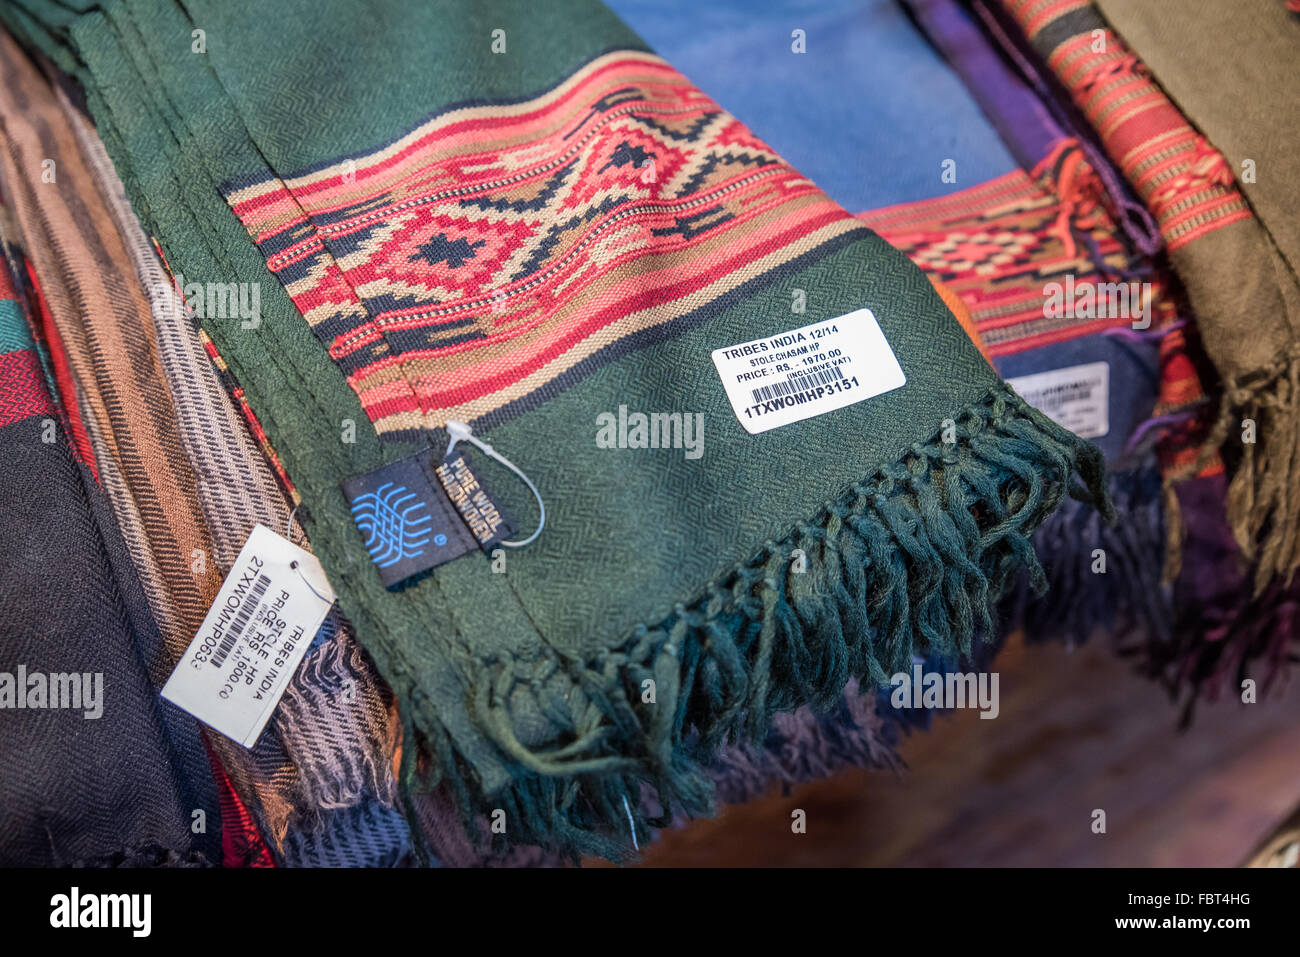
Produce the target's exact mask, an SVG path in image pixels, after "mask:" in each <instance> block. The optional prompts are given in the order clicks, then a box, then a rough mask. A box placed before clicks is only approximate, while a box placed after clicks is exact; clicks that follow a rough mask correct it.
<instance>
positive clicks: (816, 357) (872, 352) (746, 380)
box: [712, 309, 907, 435]
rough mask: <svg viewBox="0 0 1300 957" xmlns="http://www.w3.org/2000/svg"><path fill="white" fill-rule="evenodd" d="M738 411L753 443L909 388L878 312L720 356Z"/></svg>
mask: <svg viewBox="0 0 1300 957" xmlns="http://www.w3.org/2000/svg"><path fill="white" fill-rule="evenodd" d="M712 355H713V364H714V365H715V366H716V367H717V369H718V375H719V376H721V378H722V386H723V388H724V389H726V391H727V399H728V401H730V402H731V408H732V411H734V412H735V413H736V418H737V419H739V420H740V424H741V425H742V426H744V428H745V431H746V432H748V433H750V434H751V435H757V434H758V433H760V432H766V431H768V430H769V429H775V428H779V427H780V426H783V425H789V424H790V423H791V422H798V421H800V420H801V419H809V418H812V417H813V416H814V415H821V414H822V413H823V412H831V411H833V410H835V409H842V408H844V407H845V406H846V405H852V404H853V403H855V402H861V401H862V400H863V399H870V398H872V397H873V396H877V395H880V394H882V393H884V392H890V391H892V390H893V389H897V388H900V387H901V386H902V385H903V384H904V383H906V382H907V378H906V376H904V375H903V369H902V367H901V366H900V365H899V364H898V359H896V358H895V357H894V351H893V350H892V349H890V348H889V343H888V342H887V341H885V334H884V333H883V332H882V331H881V329H880V323H878V322H876V317H875V316H874V315H873V314H872V312H871V310H870V309H858V310H856V311H855V312H850V313H847V314H846V315H843V316H839V317H837V318H835V319H824V320H822V321H821V322H814V323H812V324H811V325H807V326H801V327H800V328H798V329H791V330H790V331H789V332H783V333H781V334H779V335H775V336H768V337H766V338H763V339H755V340H753V341H752V342H742V343H740V344H739V345H735V346H728V347H727V348H725V349H714V350H713V353H712Z"/></svg>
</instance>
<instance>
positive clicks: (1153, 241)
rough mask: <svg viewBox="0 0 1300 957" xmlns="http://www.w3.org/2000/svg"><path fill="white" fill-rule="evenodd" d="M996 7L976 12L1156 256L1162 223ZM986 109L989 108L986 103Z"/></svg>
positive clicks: (1140, 242)
mask: <svg viewBox="0 0 1300 957" xmlns="http://www.w3.org/2000/svg"><path fill="white" fill-rule="evenodd" d="M917 2H921V0H917ZM925 2H933V3H934V4H936V5H943V6H951V7H957V0H925ZM995 7H996V4H995V5H992V6H990V5H989V4H987V3H985V0H973V3H972V8H973V10H974V11H975V13H976V15H978V17H979V18H980V21H981V22H982V23H983V25H984V29H985V30H986V31H987V35H988V36H990V37H992V38H993V41H994V42H996V43H997V45H998V46H999V48H1000V49H1001V51H1002V53H1003V54H1004V55H1005V56H1006V57H1007V59H1008V60H1009V61H1010V63H1011V64H1012V65H1013V66H1014V67H1015V70H1016V72H1018V73H1019V75H1020V77H1021V78H1022V79H1023V80H1024V82H1025V83H1028V84H1029V88H1030V89H1032V94H1031V95H1032V96H1033V98H1034V101H1035V103H1036V104H1037V108H1038V109H1042V110H1047V111H1048V112H1049V114H1050V115H1051V116H1052V117H1054V119H1053V125H1055V126H1056V127H1057V128H1058V129H1061V130H1063V131H1065V135H1067V136H1071V137H1073V138H1075V139H1077V140H1078V141H1079V144H1080V146H1081V147H1082V149H1083V153H1084V156H1085V157H1087V160H1088V163H1089V164H1091V166H1092V168H1093V169H1094V170H1096V171H1097V175H1098V176H1099V177H1100V178H1101V181H1102V184H1103V185H1104V186H1105V188H1106V192H1107V194H1108V195H1109V196H1110V199H1111V202H1112V203H1113V205H1114V209H1115V213H1116V218H1117V220H1118V222H1119V225H1120V228H1121V229H1123V231H1124V235H1126V236H1127V237H1128V238H1129V240H1130V241H1131V242H1132V243H1133V245H1134V246H1135V247H1136V248H1137V249H1138V250H1139V251H1140V252H1141V253H1143V254H1144V255H1146V256H1154V255H1155V254H1156V253H1158V252H1159V251H1160V250H1161V248H1162V247H1163V246H1164V239H1163V238H1162V237H1161V235H1160V227H1159V226H1158V225H1157V224H1156V221H1155V219H1154V218H1153V217H1152V216H1151V213H1150V212H1149V211H1148V210H1147V208H1146V206H1145V204H1143V203H1141V202H1139V201H1138V200H1137V199H1136V198H1135V197H1134V196H1133V194H1132V192H1131V191H1130V189H1129V187H1128V185H1127V184H1126V183H1125V182H1124V179H1123V177H1121V176H1120V175H1119V173H1118V172H1117V171H1116V170H1115V168H1114V166H1113V165H1112V164H1111V162H1110V160H1109V159H1108V158H1107V157H1106V154H1105V153H1104V152H1103V151H1102V150H1101V148H1100V147H1099V146H1098V145H1097V144H1096V142H1095V141H1094V139H1093V136H1092V132H1091V128H1090V126H1089V125H1088V124H1087V123H1086V122H1084V121H1082V120H1080V119H1079V118H1078V117H1077V115H1076V113H1075V111H1074V108H1073V105H1072V104H1071V103H1070V100H1069V97H1068V96H1066V95H1065V94H1064V92H1063V91H1062V90H1061V89H1060V88H1059V87H1058V86H1056V85H1055V84H1056V80H1055V78H1049V77H1048V76H1046V75H1045V74H1044V72H1043V71H1041V70H1040V69H1039V68H1038V66H1037V63H1036V61H1035V59H1034V57H1033V56H1031V55H1029V54H1028V53H1027V51H1026V50H1025V49H1022V47H1021V46H1020V45H1019V44H1017V42H1016V40H1015V39H1014V37H1017V36H1019V35H1020V34H1019V32H1018V31H1016V30H1014V29H1013V30H1008V29H1007V28H1006V24H1004V22H1003V21H1002V20H1001V19H1000V17H999V14H998V13H997V12H996V11H995V9H994V8H995ZM959 12H961V13H962V15H963V16H964V15H965V14H964V11H959ZM963 79H964V80H965V81H966V82H967V83H968V84H969V85H971V86H973V87H977V86H979V85H980V84H981V83H982V82H983V81H982V79H981V77H980V76H979V75H978V74H975V75H968V74H965V73H963ZM981 105H983V102H982V101H981ZM1043 155H1044V156H1046V155H1047V154H1046V153H1044V154H1043Z"/></svg>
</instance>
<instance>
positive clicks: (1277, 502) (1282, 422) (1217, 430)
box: [1198, 344, 1300, 596]
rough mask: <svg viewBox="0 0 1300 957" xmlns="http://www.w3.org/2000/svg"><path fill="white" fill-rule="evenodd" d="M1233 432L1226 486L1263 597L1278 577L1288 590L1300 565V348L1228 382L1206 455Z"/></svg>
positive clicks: (1237, 531) (1240, 541) (1257, 591)
mask: <svg viewBox="0 0 1300 957" xmlns="http://www.w3.org/2000/svg"><path fill="white" fill-rule="evenodd" d="M1249 423H1253V435H1251V434H1250V431H1251V430H1250V426H1249ZM1234 429H1235V430H1239V438H1240V440H1241V441H1240V442H1239V443H1238V444H1239V447H1240V450H1241V457H1240V461H1238V462H1237V464H1236V468H1235V470H1234V472H1233V474H1232V480H1231V482H1230V483H1229V485H1228V521H1229V522H1230V523H1231V525H1232V532H1233V535H1234V536H1235V537H1236V539H1237V545H1238V547H1239V548H1240V549H1241V552H1242V554H1243V555H1244V556H1245V557H1246V559H1247V560H1248V561H1250V562H1252V563H1253V565H1254V567H1255V595H1256V596H1259V595H1261V594H1262V593H1263V592H1264V590H1265V588H1267V587H1268V585H1269V583H1270V582H1271V581H1272V580H1273V579H1275V578H1279V579H1281V580H1282V584H1283V585H1284V586H1286V585H1289V584H1290V583H1291V581H1292V580H1293V578H1294V577H1295V573H1296V569H1297V568H1300V344H1293V345H1292V346H1291V348H1290V349H1289V350H1288V352H1287V353H1286V354H1285V355H1284V356H1281V357H1279V358H1278V360H1277V361H1276V362H1275V363H1274V364H1273V366H1271V367H1270V368H1269V369H1267V370H1265V371H1264V372H1262V373H1257V374H1255V375H1253V376H1250V377H1247V378H1245V379H1242V380H1238V381H1237V382H1235V383H1225V391H1224V396H1223V400H1222V404H1221V406H1220V411H1219V418H1218V421H1217V422H1216V423H1215V425H1214V429H1213V431H1212V432H1211V434H1210V438H1209V441H1208V442H1207V443H1206V448H1207V453H1208V451H1211V450H1217V449H1219V448H1220V447H1221V446H1222V445H1223V444H1224V442H1225V441H1226V440H1227V439H1228V437H1229V434H1230V433H1231V432H1232V431H1233V430H1234ZM1201 464H1203V463H1201ZM1198 470H1199V469H1198Z"/></svg>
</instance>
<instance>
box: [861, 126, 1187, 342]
mask: <svg viewBox="0 0 1300 957" xmlns="http://www.w3.org/2000/svg"><path fill="white" fill-rule="evenodd" d="M1035 172H1036V173H1037V175H1036V176H1031V175H1030V174H1029V173H1026V172H1024V171H1023V170H1014V171H1013V172H1010V173H1007V174H1006V175H1004V176H999V177H998V178H997V179H993V180H990V181H988V182H987V183H982V184H980V185H979V186H974V187H972V188H970V189H965V190H961V191H960V192H957V193H952V194H949V195H947V196H940V197H937V198H935V199H930V200H924V201H922V202H917V203H905V204H901V205H899V206H890V207H886V208H884V209H878V210H871V211H869V212H865V213H860V214H859V216H858V218H859V219H861V220H862V221H863V222H865V223H866V224H867V225H868V226H870V227H871V228H872V229H873V230H875V231H876V232H877V233H879V234H880V236H881V238H883V239H885V240H887V241H888V242H889V244H890V245H892V246H894V247H895V248H896V249H898V250H900V251H901V252H903V253H905V254H906V255H907V256H908V258H910V259H911V260H912V261H913V262H915V263H916V264H917V265H918V266H920V267H921V268H922V269H923V270H925V271H926V272H928V273H933V274H934V275H935V276H936V277H937V278H938V279H939V280H940V281H942V282H943V283H944V285H946V286H947V287H948V288H949V289H951V290H952V291H953V292H955V293H957V295H959V296H960V297H961V299H962V301H963V302H964V303H966V305H967V307H968V308H969V309H970V311H971V317H972V318H973V319H974V321H975V325H976V327H977V328H978V330H979V334H980V338H981V339H982V340H983V343H984V346H985V348H986V349H987V350H988V353H989V355H990V356H994V357H996V356H1003V355H1009V354H1012V353H1016V352H1023V351H1024V350H1026V349H1033V348H1037V347H1039V346H1044V345H1048V344H1050V343H1054V342H1062V341H1065V340H1068V339H1073V338H1075V337H1077V336H1083V335H1088V334H1089V333H1093V332H1100V331H1101V330H1103V329H1108V328H1111V327H1117V326H1127V325H1129V323H1130V322H1131V319H1130V318H1129V317H1127V316H1121V315H1111V316H1106V315H1103V316H1099V317H1097V318H1074V317H1068V318H1067V317H1062V316H1049V315H1048V311H1047V310H1046V308H1045V305H1046V303H1047V299H1048V292H1047V291H1046V287H1047V285H1048V284H1050V283H1062V282H1064V281H1065V279H1066V277H1067V276H1069V277H1072V278H1073V280H1074V282H1075V283H1077V284H1084V283H1104V282H1114V281H1116V280H1117V279H1118V277H1120V276H1121V275H1122V274H1123V273H1124V272H1126V271H1127V270H1129V269H1130V268H1131V267H1132V266H1133V265H1134V263H1131V262H1130V257H1129V253H1128V252H1127V251H1126V250H1125V248H1124V246H1123V245H1122V244H1121V243H1120V242H1119V240H1118V239H1117V236H1118V234H1119V230H1118V228H1117V226H1116V224H1115V222H1114V220H1113V219H1112V218H1111V216H1110V214H1109V213H1108V212H1107V210H1106V208H1105V206H1104V205H1103V204H1102V203H1101V201H1100V198H1101V196H1102V194H1103V188H1102V185H1101V182H1100V180H1099V178H1098V177H1097V174H1096V172H1095V171H1094V170H1093V169H1092V167H1091V166H1089V165H1088V163H1087V162H1086V161H1085V160H1083V157H1082V152H1081V151H1080V150H1079V148H1078V144H1077V143H1076V142H1075V141H1074V140H1062V141H1060V142H1059V143H1058V145H1057V148H1056V149H1055V150H1054V151H1053V153H1052V155H1050V156H1048V157H1047V158H1045V159H1044V160H1043V162H1042V163H1041V164H1040V165H1039V167H1038V169H1037V170H1036V171H1035ZM1100 264H1104V265H1105V267H1106V268H1105V269H1104V270H1103V269H1101V268H1099V265H1100ZM1143 282H1146V283H1149V287H1148V289H1149V295H1150V302H1149V304H1150V307H1151V324H1152V327H1153V328H1157V329H1158V328H1161V327H1163V326H1166V325H1168V324H1169V323H1171V322H1173V321H1174V319H1176V318H1177V308H1176V306H1175V304H1174V302H1173V301H1172V299H1171V297H1170V295H1169V283H1170V279H1169V276H1168V275H1166V274H1164V273H1162V272H1160V271H1154V272H1151V273H1150V274H1148V275H1144V276H1143Z"/></svg>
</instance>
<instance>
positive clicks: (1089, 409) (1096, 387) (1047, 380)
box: [1007, 362, 1110, 439]
mask: <svg viewBox="0 0 1300 957" xmlns="http://www.w3.org/2000/svg"><path fill="white" fill-rule="evenodd" d="M1007 384H1008V385H1009V386H1011V388H1013V389H1015V390H1016V391H1017V392H1019V393H1020V397H1021V398H1022V399H1024V400H1025V401H1026V402H1028V403H1029V404H1030V405H1032V406H1033V407H1034V408H1035V409H1037V410H1038V411H1039V412H1041V413H1043V414H1044V415H1045V416H1047V417H1048V418H1049V419H1051V420H1052V421H1053V422H1055V423H1056V424H1057V425H1059V426H1062V427H1063V428H1066V429H1069V430H1070V431H1071V432H1073V433H1074V434H1075V435H1077V436H1079V438H1081V439H1099V438H1101V437H1102V436H1103V435H1105V434H1106V433H1107V432H1109V431H1110V365H1109V363H1106V362H1089V363H1086V364H1084V365H1078V366H1069V367H1068V368H1064V369H1053V370H1051V371H1050V372H1035V373H1033V374H1032V375H1022V376H1016V377H1015V378H1014V379H1008V380H1007Z"/></svg>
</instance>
